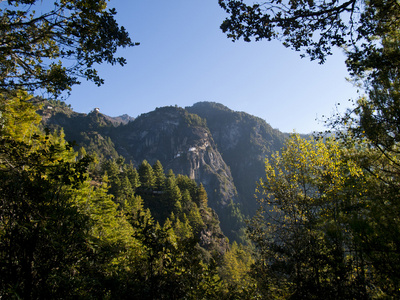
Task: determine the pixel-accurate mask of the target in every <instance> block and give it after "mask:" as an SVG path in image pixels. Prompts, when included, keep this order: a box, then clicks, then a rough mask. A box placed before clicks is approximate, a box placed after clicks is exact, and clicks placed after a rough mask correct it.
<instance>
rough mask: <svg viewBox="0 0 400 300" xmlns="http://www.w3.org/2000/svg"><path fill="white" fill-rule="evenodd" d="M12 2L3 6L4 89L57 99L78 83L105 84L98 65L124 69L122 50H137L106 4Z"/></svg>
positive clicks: (0, 51)
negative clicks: (81, 80) (119, 53)
mask: <svg viewBox="0 0 400 300" xmlns="http://www.w3.org/2000/svg"><path fill="white" fill-rule="evenodd" d="M50 2H51V1H46V3H44V1H38V0H9V1H2V3H0V32H1V38H0V73H1V75H0V88H1V89H2V90H5V89H25V90H29V91H34V90H36V89H43V90H45V91H47V92H49V93H51V94H54V95H58V94H60V93H61V92H62V91H65V90H70V89H71V86H73V85H74V84H79V78H85V79H87V80H91V81H94V83H96V84H97V85H101V84H102V83H103V79H101V77H100V76H99V74H98V73H97V71H96V69H95V67H96V64H101V63H103V62H106V63H110V64H112V65H114V64H120V65H124V64H125V63H126V61H125V59H124V58H123V57H116V56H115V53H116V51H117V49H118V48H119V47H128V46H133V45H135V43H133V42H132V41H131V39H130V38H129V35H128V33H127V32H126V30H125V28H124V27H122V26H119V25H118V24H117V22H116V20H115V18H114V17H115V14H116V11H115V9H107V1H105V0H102V1H93V0H78V1H73V0H68V1H64V0H55V1H53V2H52V3H50Z"/></svg>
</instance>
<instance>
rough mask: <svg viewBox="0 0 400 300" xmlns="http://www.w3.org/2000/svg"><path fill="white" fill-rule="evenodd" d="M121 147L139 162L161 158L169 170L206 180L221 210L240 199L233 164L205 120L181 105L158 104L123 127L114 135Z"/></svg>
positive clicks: (212, 202) (212, 204) (212, 199)
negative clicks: (232, 168)
mask: <svg viewBox="0 0 400 300" xmlns="http://www.w3.org/2000/svg"><path fill="white" fill-rule="evenodd" d="M114 140H116V142H115V143H116V145H117V146H118V151H119V152H120V153H126V154H128V155H127V158H128V159H130V160H132V161H133V162H134V163H135V164H137V165H138V164H140V163H141V162H142V161H143V160H144V159H146V160H147V161H148V162H149V163H150V164H153V163H155V162H156V161H157V160H159V161H160V162H161V163H162V165H163V166H164V168H165V169H166V170H168V169H171V170H173V172H174V173H175V174H184V175H187V176H189V177H190V178H191V179H194V180H196V181H197V182H198V183H202V184H203V185H204V187H205V189H206V191H207V194H208V198H209V205H210V207H212V208H214V209H216V210H217V211H219V210H221V209H222V208H223V207H224V206H225V205H226V204H227V203H229V202H230V201H233V202H236V201H237V198H238V196H237V192H236V188H235V185H234V182H233V177H232V174H231V172H230V169H229V167H228V166H227V164H226V163H225V161H224V160H223V158H222V156H221V154H220V153H219V151H218V150H217V147H216V145H215V142H214V140H213V138H212V136H211V134H210V131H209V130H208V128H207V126H206V124H205V122H204V121H203V120H202V119H201V118H199V117H198V116H196V115H192V114H189V113H188V112H187V111H186V110H184V109H182V108H177V107H163V108H158V109H156V110H155V111H153V112H150V113H147V114H143V115H141V116H139V117H138V118H137V119H135V120H134V121H133V122H130V123H129V124H128V125H126V126H124V128H121V129H120V130H119V132H118V135H117V136H116V137H115V138H114Z"/></svg>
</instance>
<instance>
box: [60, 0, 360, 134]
mask: <svg viewBox="0 0 400 300" xmlns="http://www.w3.org/2000/svg"><path fill="white" fill-rule="evenodd" d="M109 6H110V7H115V8H116V9H117V12H118V14H117V16H116V18H117V21H118V23H119V24H120V25H122V26H124V27H125V28H126V29H127V30H128V32H129V33H130V36H131V38H132V40H133V41H135V42H140V46H137V47H131V48H128V49H123V50H121V51H119V53H118V54H119V55H122V56H124V57H125V58H126V59H127V61H128V64H127V65H126V66H124V67H119V66H114V67H112V66H108V65H102V66H100V67H99V68H98V70H99V72H100V75H101V76H102V77H103V78H104V79H105V84H104V85H103V86H101V87H97V86H96V85H94V84H93V83H91V82H83V83H82V84H81V85H80V86H75V87H73V89H72V94H71V96H70V97H69V98H68V99H66V102H67V103H69V104H71V105H72V107H73V108H74V110H76V111H78V112H84V113H88V112H89V111H91V110H92V109H93V108H94V107H99V108H100V111H101V112H102V113H104V114H107V115H110V116H118V115H121V114H124V113H127V114H129V115H131V116H133V117H136V116H138V115H140V114H142V113H146V112H149V111H152V110H154V109H155V108H156V107H161V106H168V105H175V104H176V105H178V106H181V107H185V106H191V105H193V104H194V103H196V102H199V101H214V102H219V103H222V104H224V105H226V106H228V107H229V108H231V109H233V110H236V111H244V112H247V113H250V114H253V115H255V116H258V117H260V118H262V119H264V120H266V121H267V122H268V123H269V124H270V125H271V126H272V127H274V128H278V129H280V130H281V131H284V132H292V131H293V130H295V131H296V132H300V133H309V132H312V131H313V130H322V129H323V128H324V127H323V122H321V121H317V120H316V119H318V120H322V119H323V116H329V115H331V114H332V113H333V112H334V111H335V106H336V104H338V103H340V105H338V107H340V108H341V109H344V108H345V107H347V106H348V103H349V102H348V99H355V98H356V89H355V88H354V87H353V86H352V85H351V84H350V83H348V82H347V81H346V79H345V77H346V76H347V72H346V68H345V64H344V60H345V56H344V55H343V54H342V52H341V51H340V50H338V51H336V52H335V55H334V56H331V57H329V58H328V60H327V62H326V63H325V64H324V65H319V64H318V63H317V62H310V61H309V60H308V59H301V58H300V56H299V53H298V52H295V51H292V50H290V49H286V48H285V47H284V46H282V45H281V44H280V43H279V42H278V41H272V42H268V41H261V42H252V43H246V42H243V41H237V42H235V43H233V42H232V41H230V40H229V39H228V38H227V37H226V36H225V35H224V34H223V33H222V31H221V30H220V29H219V26H220V24H221V22H222V21H223V19H224V18H225V12H224V11H223V10H222V9H221V8H220V7H219V6H218V2H217V0H206V1H204V0H203V1H200V0H170V1H165V0H153V1H148V0H147V1H145V0H133V1H122V0H111V1H110V2H109Z"/></svg>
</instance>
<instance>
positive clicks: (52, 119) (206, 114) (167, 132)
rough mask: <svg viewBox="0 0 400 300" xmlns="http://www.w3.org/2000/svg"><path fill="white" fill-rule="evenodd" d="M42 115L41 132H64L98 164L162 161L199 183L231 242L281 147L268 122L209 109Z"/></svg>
mask: <svg viewBox="0 0 400 300" xmlns="http://www.w3.org/2000/svg"><path fill="white" fill-rule="evenodd" d="M42 114H43V115H44V116H45V118H44V122H45V123H46V126H50V127H53V128H54V127H57V126H61V127H63V128H64V131H65V134H66V137H67V139H73V140H76V142H77V143H78V144H80V145H82V146H84V147H85V148H87V149H88V150H89V151H95V152H96V153H98V155H100V157H101V158H102V159H108V158H116V156H119V155H121V156H123V157H124V158H125V160H126V161H127V162H129V161H131V162H133V164H134V165H135V166H138V165H139V164H140V163H141V162H142V161H143V160H147V161H148V162H149V163H150V164H153V163H154V162H156V161H157V160H159V161H160V162H161V163H162V165H163V166H164V168H165V170H168V169H171V170H173V172H174V173H175V174H184V175H187V176H189V177H190V178H192V179H195V180H196V181H197V182H198V183H202V184H203V186H204V188H205V189H206V191H207V194H208V202H209V206H210V207H211V208H213V209H214V210H215V211H216V212H217V214H218V216H219V218H220V220H221V228H222V230H223V231H224V233H225V234H226V235H227V236H228V237H229V238H230V239H238V236H239V235H240V233H239V231H240V227H241V226H242V225H243V216H242V215H241V213H240V211H244V212H245V213H246V214H252V213H254V211H255V207H256V205H255V200H254V197H253V194H254V190H255V182H256V181H257V180H258V179H259V178H260V177H262V176H263V172H264V171H263V170H264V159H265V157H266V156H269V155H270V154H271V153H272V152H273V151H276V150H279V148H280V147H281V146H282V144H283V140H284V134H282V133H281V132H279V131H278V130H274V129H272V128H271V126H269V125H268V124H267V123H266V122H265V121H263V120H261V119H259V118H256V117H254V116H251V115H249V114H246V113H241V112H234V111H232V110H230V109H228V108H227V107H225V106H223V105H221V104H217V103H210V102H201V103H197V104H195V105H193V106H192V107H187V108H185V109H183V108H179V107H172V106H170V107H163V108H157V109H156V110H154V111H152V112H149V113H146V114H142V115H140V116H139V117H137V118H136V119H133V118H130V117H128V116H124V117H123V118H112V117H108V116H105V115H103V114H101V113H100V112H99V111H97V110H93V111H92V112H91V113H89V114H87V115H86V114H78V113H75V112H73V111H71V110H70V109H69V110H68V109H66V108H65V112H63V111H62V110H61V111H60V110H59V109H58V110H55V109H54V108H52V109H47V110H43V111H42ZM121 120H123V121H121ZM126 120H128V121H126Z"/></svg>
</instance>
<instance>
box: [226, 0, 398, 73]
mask: <svg viewBox="0 0 400 300" xmlns="http://www.w3.org/2000/svg"><path fill="white" fill-rule="evenodd" d="M219 4H220V6H221V7H222V8H223V9H224V10H225V11H226V12H227V13H228V14H229V17H228V18H227V19H226V20H225V21H224V22H223V24H222V25H221V29H222V30H223V31H224V32H227V34H228V37H229V38H232V39H233V40H237V39H240V38H243V39H244V40H245V41H247V42H249V41H251V39H252V38H254V39H255V40H256V41H258V40H261V39H266V40H271V39H278V40H281V41H282V42H283V45H285V46H286V47H291V48H292V49H294V50H296V51H300V50H304V51H305V53H306V54H302V56H305V55H308V56H310V58H311V59H312V60H314V59H317V60H319V61H320V63H323V62H324V61H325V58H326V56H327V55H330V54H331V52H332V47H335V46H339V47H348V48H350V47H352V48H351V49H352V50H353V54H354V58H355V60H354V64H356V63H357V61H359V58H360V56H362V55H369V53H371V48H374V47H375V46H377V43H375V42H374V36H377V35H379V36H381V37H383V36H385V34H386V33H387V32H388V31H390V30H391V28H398V27H399V26H398V23H397V22H398V19H399V18H398V16H399V12H400V10H399V8H398V6H397V3H396V2H395V1H372V2H371V1H356V0H350V1H341V2H338V1H299V2H296V1H290V2H288V3H284V2H278V3H276V2H274V1H267V2H262V3H254V4H251V5H248V4H246V3H245V2H243V1H238V0H219ZM349 50H350V49H349ZM349 66H350V67H352V66H353V64H349Z"/></svg>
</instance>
